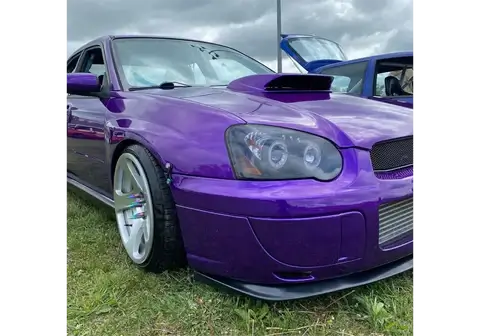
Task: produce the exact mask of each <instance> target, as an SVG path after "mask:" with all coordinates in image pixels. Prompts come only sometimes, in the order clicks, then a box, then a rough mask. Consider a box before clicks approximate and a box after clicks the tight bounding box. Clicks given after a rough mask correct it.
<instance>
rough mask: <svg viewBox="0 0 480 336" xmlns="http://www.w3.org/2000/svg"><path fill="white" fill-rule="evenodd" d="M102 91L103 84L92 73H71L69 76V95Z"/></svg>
mask: <svg viewBox="0 0 480 336" xmlns="http://www.w3.org/2000/svg"><path fill="white" fill-rule="evenodd" d="M100 90H101V83H100V81H99V80H98V77H97V76H95V75H94V74H91V73H69V74H67V93H70V94H79V95H80V94H89V93H97V92H100Z"/></svg>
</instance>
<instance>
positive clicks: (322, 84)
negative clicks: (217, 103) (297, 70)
mask: <svg viewBox="0 0 480 336" xmlns="http://www.w3.org/2000/svg"><path fill="white" fill-rule="evenodd" d="M332 82H333V77H331V76H325V75H316V74H261V75H252V76H246V77H242V78H239V79H236V80H234V81H232V82H230V84H228V86H227V88H228V89H230V90H232V91H238V92H258V91H260V92H285V91H289V92H299V91H300V92H325V93H329V92H331V91H330V89H331V86H332Z"/></svg>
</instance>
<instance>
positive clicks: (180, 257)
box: [113, 144, 186, 273]
mask: <svg viewBox="0 0 480 336" xmlns="http://www.w3.org/2000/svg"><path fill="white" fill-rule="evenodd" d="M132 166H133V167H134V168H135V169H132ZM132 171H134V172H136V173H138V175H135V173H133V174H132V173H131V172H132ZM129 178H130V185H131V186H132V188H131V190H127V191H125V190H126V189H125V188H126V187H125V186H127V187H128V181H129V180H128V179H129ZM135 181H141V183H137V184H138V185H137V187H135V185H136V182H135ZM140 185H141V186H140ZM140 189H143V190H142V191H140V192H139V190H140ZM129 192H130V194H129ZM113 193H114V203H115V215H116V216H115V217H116V220H117V226H118V229H119V232H120V236H121V238H122V243H123V245H124V248H125V249H126V252H127V254H128V255H129V257H130V259H131V260H132V262H134V263H135V264H136V265H137V266H138V267H140V268H143V269H144V270H146V271H148V272H154V273H161V272H163V271H166V270H174V269H178V268H181V267H184V266H185V265H186V256H185V249H184V245H183V240H182V233H181V230H180V225H179V221H178V217H177V213H176V209H175V203H174V201H173V197H172V193H171V190H170V187H169V186H168V184H167V180H166V176H165V170H164V169H163V168H162V166H161V165H160V164H159V163H158V162H157V160H156V159H155V158H154V157H153V155H152V154H151V153H150V152H149V151H148V150H147V149H146V148H144V147H142V146H140V145H137V144H135V145H131V146H129V147H127V148H126V149H125V150H124V151H123V152H122V154H121V155H120V156H119V158H118V160H117V162H116V165H115V173H114V180H113ZM126 195H127V196H126ZM135 195H136V196H135ZM125 197H128V199H126V198H125ZM132 197H133V198H132ZM127 201H128V202H130V203H131V205H128V204H127V203H125V202H127ZM135 204H142V205H135ZM125 207H128V208H129V209H127V210H125ZM130 207H131V208H130ZM142 216H143V217H142ZM137 217H139V218H137ZM142 230H143V231H142ZM152 231H153V232H152ZM134 232H136V234H134ZM139 232H143V233H139ZM142 242H143V250H142ZM137 245H138V246H137ZM142 253H143V254H142Z"/></svg>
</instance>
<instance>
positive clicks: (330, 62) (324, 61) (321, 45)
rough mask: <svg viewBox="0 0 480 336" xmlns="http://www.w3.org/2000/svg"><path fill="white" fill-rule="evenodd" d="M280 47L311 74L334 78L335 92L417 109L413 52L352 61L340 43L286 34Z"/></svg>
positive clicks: (315, 37) (310, 36)
mask: <svg viewBox="0 0 480 336" xmlns="http://www.w3.org/2000/svg"><path fill="white" fill-rule="evenodd" d="M282 37H283V38H282V40H281V43H280V47H281V48H282V49H283V50H284V51H285V52H286V53H287V55H289V56H290V57H291V58H292V59H293V60H294V61H295V62H296V63H297V64H299V65H300V66H302V67H303V69H304V70H305V71H307V72H309V73H317V74H325V75H329V76H333V77H334V81H333V84H332V90H333V91H334V92H343V93H348V94H351V95H356V96H361V97H365V98H369V99H373V100H379V101H382V102H386V103H391V104H396V105H400V106H405V107H410V108H413V52H412V51H405V52H394V53H388V54H381V55H373V56H369V57H364V58H358V59H352V60H348V59H347V56H346V55H345V53H344V51H343V49H342V48H341V47H340V45H339V44H337V43H336V42H333V41H330V40H327V39H324V38H321V37H317V36H313V35H296V34H284V35H282Z"/></svg>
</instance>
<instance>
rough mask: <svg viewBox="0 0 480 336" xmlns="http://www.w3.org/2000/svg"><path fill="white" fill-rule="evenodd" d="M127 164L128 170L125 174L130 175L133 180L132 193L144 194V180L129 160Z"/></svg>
mask: <svg viewBox="0 0 480 336" xmlns="http://www.w3.org/2000/svg"><path fill="white" fill-rule="evenodd" d="M125 164H126V167H125V168H126V169H125V170H124V174H128V175H129V177H130V179H131V183H132V192H143V191H144V187H143V182H142V178H141V177H140V175H139V174H138V172H137V170H136V168H135V166H134V165H133V163H132V162H131V161H129V160H126V161H125Z"/></svg>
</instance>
